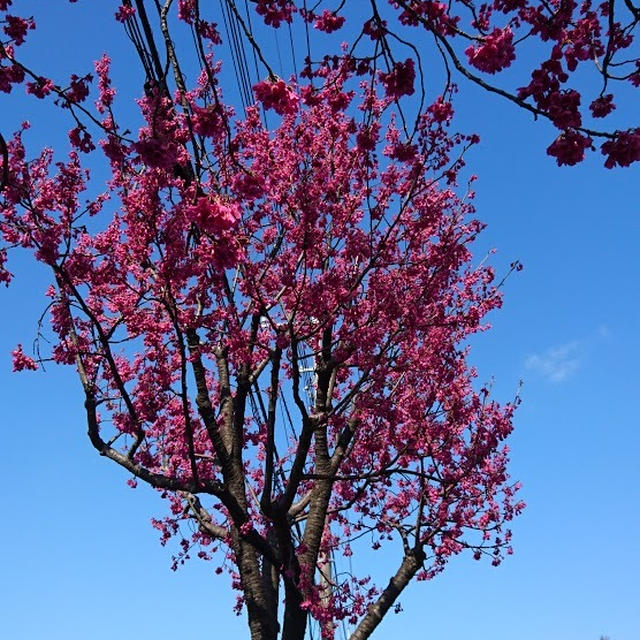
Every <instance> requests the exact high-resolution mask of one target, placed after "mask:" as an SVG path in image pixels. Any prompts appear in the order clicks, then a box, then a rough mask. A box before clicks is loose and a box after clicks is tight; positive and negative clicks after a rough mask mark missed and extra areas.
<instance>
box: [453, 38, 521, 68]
mask: <svg viewBox="0 0 640 640" xmlns="http://www.w3.org/2000/svg"><path fill="white" fill-rule="evenodd" d="M465 53H466V54H467V57H468V58H469V62H470V63H471V64H472V65H473V66H474V67H475V68H476V69H480V71H484V72H485V73H497V72H498V71H502V69H506V68H507V67H509V66H510V65H511V63H512V62H513V61H514V60H515V58H516V54H515V49H514V47H513V32H512V31H511V29H510V28H509V27H507V28H506V29H500V28H498V27H496V28H495V29H494V30H493V32H492V33H491V34H489V35H488V36H485V37H483V38H482V41H481V44H479V45H477V46H471V47H468V48H467V49H466V50H465Z"/></svg>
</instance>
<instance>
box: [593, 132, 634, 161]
mask: <svg viewBox="0 0 640 640" xmlns="http://www.w3.org/2000/svg"><path fill="white" fill-rule="evenodd" d="M601 149H602V153H603V155H605V156H607V159H606V160H605V163H604V166H605V167H607V169H612V168H613V167H615V166H616V165H619V166H621V167H628V166H629V165H630V164H632V163H633V162H638V161H640V129H629V130H628V131H621V132H619V133H618V134H617V135H616V137H615V138H614V139H613V140H608V141H607V142H605V143H604V144H603V145H602V148H601Z"/></svg>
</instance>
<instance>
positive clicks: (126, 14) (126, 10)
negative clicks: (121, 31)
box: [116, 4, 136, 22]
mask: <svg viewBox="0 0 640 640" xmlns="http://www.w3.org/2000/svg"><path fill="white" fill-rule="evenodd" d="M135 15H136V10H135V8H134V7H132V6H131V5H126V4H122V5H120V6H119V7H118V10H117V11H116V20H117V21H118V22H126V21H127V20H128V19H129V18H133V16H135Z"/></svg>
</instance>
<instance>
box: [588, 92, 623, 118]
mask: <svg viewBox="0 0 640 640" xmlns="http://www.w3.org/2000/svg"><path fill="white" fill-rule="evenodd" d="M615 108H616V105H615V104H613V94H612V93H608V94H606V95H604V96H600V97H599V98H596V99H595V100H594V101H593V102H592V103H591V104H590V105H589V109H591V113H592V114H593V117H594V118H604V117H606V116H608V115H609V114H610V113H611V112H612V111H613V110H614V109H615Z"/></svg>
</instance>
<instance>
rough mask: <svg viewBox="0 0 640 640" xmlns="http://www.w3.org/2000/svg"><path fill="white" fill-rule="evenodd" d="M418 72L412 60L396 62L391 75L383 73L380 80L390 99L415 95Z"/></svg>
mask: <svg viewBox="0 0 640 640" xmlns="http://www.w3.org/2000/svg"><path fill="white" fill-rule="evenodd" d="M415 79H416V72H415V68H414V63H413V60H412V59H411V58H407V59H406V60H405V61H404V62H396V63H395V64H394V65H393V68H392V69H391V71H389V73H381V74H380V80H381V81H382V84H383V85H384V88H385V93H386V95H387V96H388V97H389V98H393V99H394V100H397V99H398V98H400V97H402V96H404V95H407V96H410V95H413V92H414V87H413V85H414V82H415Z"/></svg>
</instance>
